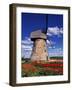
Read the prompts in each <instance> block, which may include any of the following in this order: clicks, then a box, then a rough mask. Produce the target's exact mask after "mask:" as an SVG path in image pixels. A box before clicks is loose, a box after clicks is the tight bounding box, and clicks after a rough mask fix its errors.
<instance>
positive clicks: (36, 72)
mask: <svg viewBox="0 0 72 90" xmlns="http://www.w3.org/2000/svg"><path fill="white" fill-rule="evenodd" d="M51 75H63V62H48V61H47V62H41V61H39V62H38V61H33V62H24V63H22V77H31V76H51Z"/></svg>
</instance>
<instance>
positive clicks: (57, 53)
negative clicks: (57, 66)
mask: <svg viewBox="0 0 72 90" xmlns="http://www.w3.org/2000/svg"><path fill="white" fill-rule="evenodd" d="M49 56H63V50H62V49H61V48H55V49H54V50H51V51H49Z"/></svg>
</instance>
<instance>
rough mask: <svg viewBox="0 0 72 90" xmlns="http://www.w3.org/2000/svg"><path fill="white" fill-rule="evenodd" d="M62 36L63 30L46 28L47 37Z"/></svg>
mask: <svg viewBox="0 0 72 90" xmlns="http://www.w3.org/2000/svg"><path fill="white" fill-rule="evenodd" d="M60 34H63V28H59V27H57V26H56V27H48V30H47V35H48V36H52V35H60Z"/></svg>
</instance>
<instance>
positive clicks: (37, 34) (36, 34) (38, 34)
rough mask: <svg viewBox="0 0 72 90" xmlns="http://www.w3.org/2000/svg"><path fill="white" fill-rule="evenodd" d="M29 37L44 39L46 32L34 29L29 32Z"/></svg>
mask: <svg viewBox="0 0 72 90" xmlns="http://www.w3.org/2000/svg"><path fill="white" fill-rule="evenodd" d="M30 38H31V39H36V38H42V39H46V34H45V33H43V32H42V30H36V31H33V32H31V34H30Z"/></svg>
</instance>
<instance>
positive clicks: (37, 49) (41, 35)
mask: <svg viewBox="0 0 72 90" xmlns="http://www.w3.org/2000/svg"><path fill="white" fill-rule="evenodd" d="M47 18H48V15H46V27H45V29H39V30H36V31H33V32H31V34H30V38H31V40H32V41H33V42H34V45H33V50H32V54H31V60H32V61H47V60H48V49H47V43H46V40H47V25H48V19H47Z"/></svg>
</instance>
